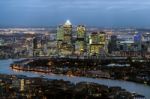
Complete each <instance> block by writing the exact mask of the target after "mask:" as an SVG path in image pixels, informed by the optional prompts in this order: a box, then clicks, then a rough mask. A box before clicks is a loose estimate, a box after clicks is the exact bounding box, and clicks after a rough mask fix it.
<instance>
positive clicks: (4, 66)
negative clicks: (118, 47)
mask: <svg viewBox="0 0 150 99" xmlns="http://www.w3.org/2000/svg"><path fill="white" fill-rule="evenodd" d="M13 61H16V60H12V59H9V60H0V73H6V74H17V75H26V76H29V77H44V78H50V79H63V80H66V81H71V82H73V83H78V82H81V81H85V82H95V83H99V84H104V85H108V86H120V87H122V88H124V89H126V90H128V91H130V92H137V93H139V94H142V95H144V96H146V98H147V99H149V98H150V94H149V93H150V86H147V85H143V84H138V83H133V82H128V81H122V80H110V79H95V78H86V77H75V76H71V77H69V76H65V75H55V74H51V73H49V74H44V73H39V72H25V71H18V70H17V71H16V70H12V69H11V68H10V67H9V66H10V64H11V63H12V62H13Z"/></svg>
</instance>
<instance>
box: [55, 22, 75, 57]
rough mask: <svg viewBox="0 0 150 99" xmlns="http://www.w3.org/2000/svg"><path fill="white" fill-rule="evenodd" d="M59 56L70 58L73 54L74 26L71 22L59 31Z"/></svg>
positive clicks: (62, 26) (59, 28)
mask: <svg viewBox="0 0 150 99" xmlns="http://www.w3.org/2000/svg"><path fill="white" fill-rule="evenodd" d="M57 48H58V55H62V56H68V55H71V54H72V53H73V45H72V24H71V22H70V21H69V20H67V21H66V22H65V24H64V25H60V26H59V27H58V29H57Z"/></svg>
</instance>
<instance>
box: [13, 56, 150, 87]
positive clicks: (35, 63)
mask: <svg viewBox="0 0 150 99" xmlns="http://www.w3.org/2000/svg"><path fill="white" fill-rule="evenodd" d="M106 63H107V64H109V61H103V62H99V61H96V60H84V59H63V58H61V59H53V58H49V59H35V60H34V59H26V60H22V61H17V62H15V63H13V64H12V65H11V68H12V69H15V70H22V71H34V72H42V73H54V74H63V75H68V76H79V77H81V76H82V77H92V78H107V79H116V80H126V81H132V82H136V83H142V84H147V85H150V67H149V63H141V62H131V63H130V66H121V67H118V66H112V67H110V66H107V64H106ZM124 64H126V63H124ZM128 64H129V62H128Z"/></svg>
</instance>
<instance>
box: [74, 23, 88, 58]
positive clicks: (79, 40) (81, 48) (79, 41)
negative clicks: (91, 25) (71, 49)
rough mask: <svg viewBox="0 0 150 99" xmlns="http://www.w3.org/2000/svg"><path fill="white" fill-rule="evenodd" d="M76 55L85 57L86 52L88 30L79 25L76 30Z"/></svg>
mask: <svg viewBox="0 0 150 99" xmlns="http://www.w3.org/2000/svg"><path fill="white" fill-rule="evenodd" d="M76 35H77V36H76V40H75V54H76V55H83V54H84V52H85V50H86V28H85V26H84V25H78V26H77V29H76Z"/></svg>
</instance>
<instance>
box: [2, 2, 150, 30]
mask: <svg viewBox="0 0 150 99" xmlns="http://www.w3.org/2000/svg"><path fill="white" fill-rule="evenodd" d="M149 11H150V1H149V0H142V1H141V0H1V1H0V27H49V26H56V25H58V24H61V23H64V22H65V20H66V19H70V20H71V22H72V23H73V24H86V25H87V26H98V27H144V28H145V27H150V20H149V16H150V12H149Z"/></svg>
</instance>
